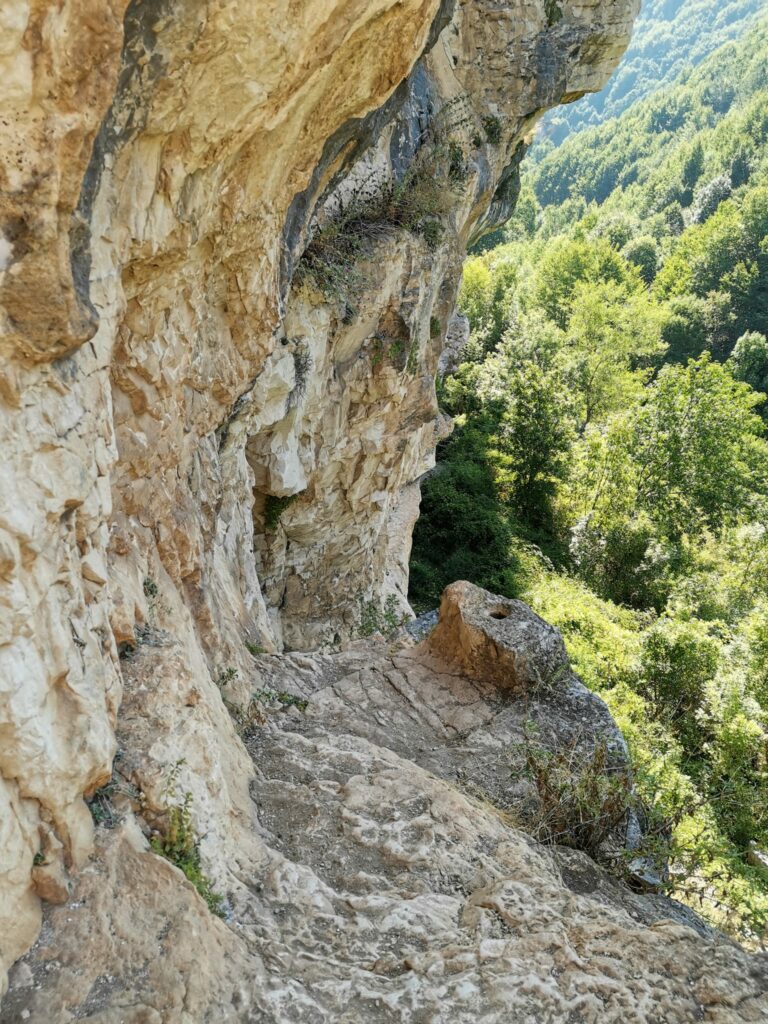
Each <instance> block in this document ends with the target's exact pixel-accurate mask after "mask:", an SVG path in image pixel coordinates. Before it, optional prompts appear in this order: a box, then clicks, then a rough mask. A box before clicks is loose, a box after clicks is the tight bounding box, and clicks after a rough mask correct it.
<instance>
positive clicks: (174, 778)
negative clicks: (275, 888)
mask: <svg viewBox="0 0 768 1024" xmlns="http://www.w3.org/2000/svg"><path fill="white" fill-rule="evenodd" d="M183 763H184V762H183V761H179V762H177V763H176V765H174V767H173V769H172V770H171V774H170V776H169V781H168V786H167V792H168V795H169V799H171V800H174V801H176V788H177V782H178V777H179V772H180V770H181V766H182V765H183ZM150 846H151V847H152V849H153V850H154V851H155V853H157V854H160V856H162V857H165V859H166V860H169V861H170V862H171V864H175V865H176V867H177V868H180V870H181V871H182V872H183V873H184V875H185V876H186V877H187V879H188V880H189V881H190V882H191V883H192V885H194V887H195V889H197V891H198V893H199V894H200V895H201V896H202V898H203V899H204V900H205V903H206V905H207V907H208V909H209V910H210V911H211V913H213V914H216V915H218V916H219V917H224V916H225V914H224V911H223V909H222V903H223V901H224V897H223V896H220V895H219V894H218V893H216V892H214V891H213V887H212V884H211V881H210V879H209V878H208V877H207V875H206V874H205V872H204V871H203V868H202V863H201V860H200V846H199V840H198V838H197V834H196V833H195V830H194V826H193V824H192V794H191V793H190V792H186V793H184V794H183V796H182V798H181V801H180V802H174V803H171V804H170V806H169V807H168V812H167V820H166V825H165V830H164V832H163V833H162V834H160V835H158V836H153V837H152V838H151V839H150Z"/></svg>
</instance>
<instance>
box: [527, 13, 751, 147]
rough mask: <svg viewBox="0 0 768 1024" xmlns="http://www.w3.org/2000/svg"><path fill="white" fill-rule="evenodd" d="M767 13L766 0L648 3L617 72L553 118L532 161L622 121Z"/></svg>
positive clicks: (546, 121) (548, 120)
mask: <svg viewBox="0 0 768 1024" xmlns="http://www.w3.org/2000/svg"><path fill="white" fill-rule="evenodd" d="M764 10H765V0H721V2H719V3H716V4H714V3H712V0H643V6H642V10H641V12H640V16H639V17H638V19H637V24H636V26H635V31H634V34H633V37H632V42H631V44H630V47H629V49H628V50H627V53H626V54H625V56H624V59H623V60H622V62H621V65H620V67H619V69H618V70H617V72H616V74H615V75H614V76H613V77H612V78H611V80H610V82H609V83H608V85H607V86H606V88H605V89H603V91H602V92H599V93H597V94H595V95H589V96H585V97H584V98H583V99H582V100H579V101H578V102H577V103H574V104H572V105H571V106H568V107H559V108H557V109H555V110H553V111H552V112H551V113H550V114H548V115H547V117H546V118H545V119H544V123H543V125H542V131H541V139H542V141H541V142H539V144H538V145H537V146H536V147H535V149H534V151H533V153H532V154H531V159H538V158H540V157H542V156H544V155H545V154H546V153H547V152H548V151H549V150H551V148H552V147H553V146H555V145H559V144H560V143H561V142H562V141H563V140H564V139H566V138H567V137H569V136H571V135H573V134H574V133H576V132H579V131H582V130H583V129H585V128H593V127H595V126H596V125H598V124H601V123H602V122H603V121H604V120H607V119H608V118H612V117H618V116H619V115H620V114H622V113H623V112H624V111H625V110H626V109H627V108H628V107H629V106H630V105H631V104H632V103H634V102H635V101H636V100H638V99H642V98H644V97H646V96H647V95H648V94H649V93H650V92H652V91H653V90H654V89H658V88H659V87H660V86H662V85H668V84H670V83H671V82H673V81H674V80H675V79H676V78H677V77H678V76H679V75H680V74H681V73H682V72H683V71H684V70H685V69H686V68H692V67H695V66H696V65H697V64H699V63H700V62H701V61H702V60H703V59H704V58H705V57H706V56H707V55H708V54H710V53H712V51H713V50H715V49H717V48H718V47H719V46H722V45H723V44H724V43H727V42H729V41H730V40H732V39H736V38H738V37H739V36H741V35H743V34H744V32H745V31H746V30H747V28H748V27H749V26H750V25H751V24H752V23H753V22H754V21H755V19H756V17H759V15H760V12H761V11H764ZM544 140H546V141H544Z"/></svg>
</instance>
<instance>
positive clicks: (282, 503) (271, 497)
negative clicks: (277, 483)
mask: <svg viewBox="0 0 768 1024" xmlns="http://www.w3.org/2000/svg"><path fill="white" fill-rule="evenodd" d="M297 498H298V494H285V495H275V494H268V495H267V497H266V500H265V502H264V526H265V527H266V529H267V531H268V532H270V533H272V532H273V531H274V530H276V529H277V524H278V523H279V522H280V517H281V516H282V514H283V512H285V510H286V509H287V508H290V507H291V505H292V504H293V503H294V501H296V499H297Z"/></svg>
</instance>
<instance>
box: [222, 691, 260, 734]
mask: <svg viewBox="0 0 768 1024" xmlns="http://www.w3.org/2000/svg"><path fill="white" fill-rule="evenodd" d="M224 707H225V708H226V709H227V711H228V712H229V714H230V717H231V718H232V721H233V722H234V724H235V729H236V730H237V735H238V736H239V737H240V739H245V738H246V737H247V735H248V733H249V732H250V731H251V729H252V728H253V726H254V725H263V724H264V722H265V721H266V718H265V716H264V712H263V710H262V707H261V704H260V703H259V700H258V697H257V696H256V695H255V694H254V696H253V697H252V698H251V699H250V700H249V701H248V703H247V704H246V705H241V704H234V703H233V702H232V701H228V700H226V699H225V700H224Z"/></svg>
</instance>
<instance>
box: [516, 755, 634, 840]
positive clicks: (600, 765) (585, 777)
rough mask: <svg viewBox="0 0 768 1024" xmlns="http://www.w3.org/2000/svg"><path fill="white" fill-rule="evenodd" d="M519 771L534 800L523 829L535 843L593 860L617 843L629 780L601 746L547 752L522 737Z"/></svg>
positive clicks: (628, 796) (629, 798) (628, 799)
mask: <svg viewBox="0 0 768 1024" xmlns="http://www.w3.org/2000/svg"><path fill="white" fill-rule="evenodd" d="M525 767H526V772H527V774H528V776H529V778H530V779H531V780H532V781H533V784H534V786H535V789H536V793H537V797H538V801H537V805H536V808H535V810H534V811H532V812H531V817H530V819H529V826H530V827H531V828H532V831H533V833H534V835H535V836H536V838H537V839H538V840H539V842H543V843H547V844H549V845H555V846H570V847H573V849H576V850H583V851H584V853H587V854H589V856H590V857H592V858H593V859H594V860H603V859H604V857H605V853H606V851H605V850H604V844H606V842H607V841H608V840H609V839H611V838H613V839H614V840H617V839H618V845H619V846H620V845H621V844H622V843H623V838H624V837H623V834H621V833H622V831H623V830H624V829H625V828H626V824H627V819H628V815H629V813H630V810H631V809H632V807H633V803H634V798H633V794H632V781H631V777H630V774H629V771H628V770H627V767H626V766H625V765H623V764H621V763H619V762H617V761H616V759H615V758H611V756H610V754H609V751H608V748H607V747H606V745H605V743H604V742H598V743H597V744H596V745H595V746H594V748H593V749H592V750H589V751H585V750H582V749H580V747H579V746H578V745H577V743H576V742H574V743H572V744H571V745H570V746H569V747H568V748H566V749H565V750H557V751H551V750H548V749H547V748H545V747H542V746H541V745H539V744H537V743H534V742H532V740H531V738H530V737H527V739H526V744H525ZM617 833H618V834H619V835H617ZM616 845H617V844H616V842H614V849H615V848H616Z"/></svg>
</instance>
